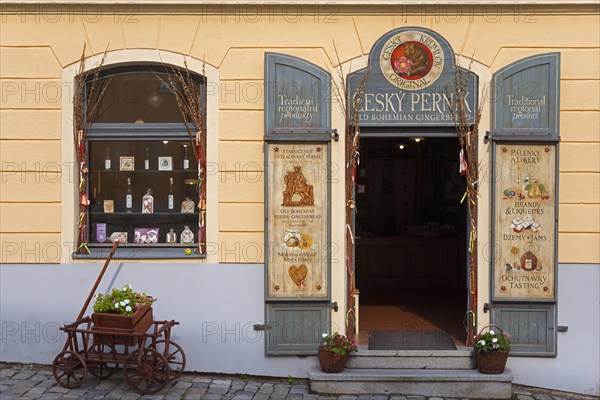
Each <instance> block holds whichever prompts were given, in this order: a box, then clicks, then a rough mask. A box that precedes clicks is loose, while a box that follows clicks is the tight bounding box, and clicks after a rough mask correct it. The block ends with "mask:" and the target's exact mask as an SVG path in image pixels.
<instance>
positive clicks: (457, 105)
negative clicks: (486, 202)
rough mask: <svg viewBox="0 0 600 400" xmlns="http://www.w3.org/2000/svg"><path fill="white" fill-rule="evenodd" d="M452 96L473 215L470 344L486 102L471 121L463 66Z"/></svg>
mask: <svg viewBox="0 0 600 400" xmlns="http://www.w3.org/2000/svg"><path fill="white" fill-rule="evenodd" d="M447 89H448V91H449V92H450V93H449V96H448V98H450V99H452V100H451V103H450V107H451V109H452V119H453V121H454V126H455V128H456V132H457V135H458V140H459V143H460V152H459V154H458V161H459V169H460V170H459V172H460V174H461V175H462V176H464V177H465V180H466V191H465V193H464V195H463V196H462V199H461V201H460V202H461V204H462V203H464V202H465V201H466V202H467V208H468V215H469V222H468V223H469V232H470V233H469V239H468V241H469V243H468V249H469V278H468V279H469V288H470V293H469V308H468V310H467V313H466V316H465V321H466V329H467V346H470V345H471V342H472V339H473V337H474V335H475V334H476V333H477V329H476V328H477V320H476V315H477V205H478V202H477V198H478V196H479V192H478V184H477V181H478V170H479V165H478V160H477V145H478V140H479V122H480V120H481V114H482V108H483V104H484V102H483V101H482V102H481V104H480V105H479V107H478V109H477V111H476V114H475V121H474V122H472V123H471V122H469V118H468V109H467V106H466V105H465V102H464V101H462V99H464V98H465V97H466V96H467V91H468V90H467V79H466V78H465V77H463V75H462V71H461V69H460V68H456V75H455V82H454V85H453V86H452V87H449V88H447Z"/></svg>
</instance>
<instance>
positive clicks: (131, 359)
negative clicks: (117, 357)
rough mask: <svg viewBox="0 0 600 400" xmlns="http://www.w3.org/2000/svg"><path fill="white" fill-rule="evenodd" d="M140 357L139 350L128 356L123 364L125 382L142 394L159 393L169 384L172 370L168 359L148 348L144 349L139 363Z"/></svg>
mask: <svg viewBox="0 0 600 400" xmlns="http://www.w3.org/2000/svg"><path fill="white" fill-rule="evenodd" d="M138 356H139V350H134V351H132V352H131V353H129V355H128V356H127V359H126V360H125V364H123V376H124V377H125V382H127V384H128V385H129V387H131V388H132V389H133V390H135V391H136V392H138V393H140V394H154V393H157V392H159V391H160V390H161V389H162V388H164V387H165V386H166V385H167V383H168V382H169V374H170V373H171V368H169V363H168V362H167V359H166V358H165V357H164V356H163V355H162V354H160V353H159V352H158V351H156V350H154V349H151V348H148V347H146V348H144V349H142V354H141V360H140V361H139V363H138Z"/></svg>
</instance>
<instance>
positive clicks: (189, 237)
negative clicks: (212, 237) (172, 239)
mask: <svg viewBox="0 0 600 400" xmlns="http://www.w3.org/2000/svg"><path fill="white" fill-rule="evenodd" d="M179 238H180V239H179V240H180V241H181V243H182V244H192V243H194V233H193V232H192V230H191V229H190V227H189V226H187V225H186V226H184V229H183V231H182V232H181V235H180V236H179Z"/></svg>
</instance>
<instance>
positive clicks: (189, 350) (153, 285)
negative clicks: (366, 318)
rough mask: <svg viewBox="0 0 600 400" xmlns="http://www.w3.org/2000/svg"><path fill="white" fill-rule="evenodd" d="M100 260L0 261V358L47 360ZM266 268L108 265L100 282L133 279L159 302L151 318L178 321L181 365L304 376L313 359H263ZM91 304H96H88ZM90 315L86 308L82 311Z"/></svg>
mask: <svg viewBox="0 0 600 400" xmlns="http://www.w3.org/2000/svg"><path fill="white" fill-rule="evenodd" d="M101 268H102V264H99V263H89V262H83V263H79V264H63V265H30V264H23V265H2V266H0V285H1V286H0V288H1V291H0V304H1V305H0V321H1V324H2V330H1V338H0V339H1V340H0V360H1V361H8V362H23V363H40V364H51V363H52V360H53V359H54V357H55V356H56V355H57V354H58V353H59V352H60V351H61V350H62V346H63V344H64V342H65V339H66V335H65V334H64V333H63V332H61V331H58V326H61V325H62V324H64V323H69V322H73V321H74V320H75V318H76V316H77V315H78V313H79V311H80V310H81V307H82V306H83V304H84V302H85V299H86V297H87V295H88V293H89V291H90V290H91V288H92V286H93V284H94V282H95V280H96V278H97V276H98V274H99V273H100V270H101ZM263 282H264V275H263V265H248V264H244V265H242V264H233V265H224V264H219V265H214V264H213V265H207V264H162V263H161V264H157V263H143V262H126V263H124V264H120V263H115V262H113V263H111V265H110V266H109V268H108V270H107V273H106V275H105V276H104V278H103V280H102V282H101V283H100V286H99V290H98V291H100V292H104V291H106V290H107V288H108V287H109V285H111V284H112V285H113V286H114V287H117V288H121V287H122V286H123V285H125V284H127V283H130V284H131V285H132V286H133V288H134V289H135V290H137V291H146V292H147V293H149V294H152V295H153V296H155V297H156V298H157V299H158V301H157V302H156V303H155V305H154V319H156V320H162V319H175V320H177V321H179V322H180V325H178V326H176V327H175V328H173V331H172V332H173V334H174V336H172V339H173V340H174V341H176V342H177V343H179V344H180V345H181V346H182V347H183V349H184V351H185V353H186V356H187V367H186V370H190V371H202V372H223V373H232V374H238V373H239V374H252V375H271V376H288V375H292V376H295V377H306V376H307V371H308V370H309V369H310V368H311V367H312V366H316V365H317V364H318V362H317V359H316V357H266V356H265V354H264V346H265V342H264V337H263V334H264V332H262V331H254V329H253V325H254V324H257V323H260V324H262V323H264V314H265V306H264V290H263V288H264V283H263ZM92 303H93V301H92ZM90 314H91V306H90V308H89V309H88V312H87V313H86V314H85V315H90Z"/></svg>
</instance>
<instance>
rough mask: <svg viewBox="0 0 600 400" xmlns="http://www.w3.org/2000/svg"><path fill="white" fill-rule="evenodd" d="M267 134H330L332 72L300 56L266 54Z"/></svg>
mask: <svg viewBox="0 0 600 400" xmlns="http://www.w3.org/2000/svg"><path fill="white" fill-rule="evenodd" d="M264 88H265V135H266V138H267V139H269V136H270V135H277V134H279V135H281V136H291V135H294V134H297V135H300V136H305V137H310V136H311V135H312V134H329V128H330V125H331V102H330V92H331V76H330V74H329V73H328V72H327V71H326V70H324V69H322V68H320V67H318V66H316V65H314V64H312V63H310V62H308V61H306V60H303V59H300V58H297V57H293V56H289V55H285V54H277V53H266V54H265V83H264Z"/></svg>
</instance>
